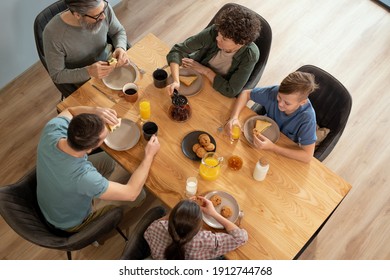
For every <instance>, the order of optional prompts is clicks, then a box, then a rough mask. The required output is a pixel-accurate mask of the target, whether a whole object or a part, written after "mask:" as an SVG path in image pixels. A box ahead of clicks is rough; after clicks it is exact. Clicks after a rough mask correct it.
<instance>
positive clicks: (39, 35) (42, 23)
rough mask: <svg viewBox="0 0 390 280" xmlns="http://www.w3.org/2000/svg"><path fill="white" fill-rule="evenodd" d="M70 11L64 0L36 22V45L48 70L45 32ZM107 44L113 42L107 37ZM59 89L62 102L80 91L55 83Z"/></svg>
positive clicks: (71, 86) (40, 57)
mask: <svg viewBox="0 0 390 280" xmlns="http://www.w3.org/2000/svg"><path fill="white" fill-rule="evenodd" d="M66 9H68V7H67V6H66V4H65V2H64V0H59V1H56V2H54V3H53V4H50V5H49V6H48V7H46V8H44V9H43V10H42V11H41V12H40V13H39V14H38V15H37V16H36V18H35V20H34V37H35V45H36V48H37V52H38V56H39V59H40V60H41V62H42V64H43V66H44V67H45V69H46V71H48V69H47V63H46V58H45V53H44V49H43V30H44V29H45V27H46V25H47V24H48V23H49V21H50V20H51V19H52V18H53V17H54V16H55V15H56V14H58V13H60V12H63V11H65V10H66ZM107 43H112V40H111V38H110V37H109V36H107ZM130 47H131V44H130V43H129V42H127V49H129V48H130ZM54 85H55V86H56V87H57V89H58V90H59V91H60V92H61V100H62V99H64V98H66V97H68V96H69V95H71V94H72V93H73V92H74V91H76V90H77V89H78V86H77V85H75V84H57V83H54Z"/></svg>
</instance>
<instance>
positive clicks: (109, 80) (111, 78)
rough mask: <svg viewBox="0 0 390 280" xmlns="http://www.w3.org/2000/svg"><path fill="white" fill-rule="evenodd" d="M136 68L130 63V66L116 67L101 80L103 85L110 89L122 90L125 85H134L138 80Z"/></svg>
mask: <svg viewBox="0 0 390 280" xmlns="http://www.w3.org/2000/svg"><path fill="white" fill-rule="evenodd" d="M136 69H137V67H136V66H135V65H134V64H133V63H132V62H130V64H127V65H123V66H122V67H117V68H115V69H114V71H112V72H111V73H110V75H108V76H107V77H105V78H103V79H102V80H103V83H104V84H105V85H106V86H107V87H108V88H110V89H113V90H122V88H123V86H124V85H125V84H127V83H134V82H136V81H137V80H138V71H137V70H136Z"/></svg>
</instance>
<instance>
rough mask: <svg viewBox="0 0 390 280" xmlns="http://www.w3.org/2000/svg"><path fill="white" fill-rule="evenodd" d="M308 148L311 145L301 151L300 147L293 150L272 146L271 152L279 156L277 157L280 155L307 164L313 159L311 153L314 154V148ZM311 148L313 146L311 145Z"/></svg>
mask: <svg viewBox="0 0 390 280" xmlns="http://www.w3.org/2000/svg"><path fill="white" fill-rule="evenodd" d="M310 146H311V145H309V146H307V147H308V149H303V148H300V147H297V148H296V149H293V148H286V147H281V146H278V145H276V144H274V146H273V148H272V151H273V152H275V153H277V154H279V155H282V156H285V157H288V158H291V159H295V160H298V161H301V162H304V163H309V162H310V161H311V159H312V158H313V153H314V148H313V149H311V148H310ZM313 146H314V144H313ZM311 150H312V151H311Z"/></svg>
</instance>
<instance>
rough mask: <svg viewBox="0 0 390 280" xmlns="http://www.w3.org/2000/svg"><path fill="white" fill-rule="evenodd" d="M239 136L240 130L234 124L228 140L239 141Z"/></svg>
mask: <svg viewBox="0 0 390 280" xmlns="http://www.w3.org/2000/svg"><path fill="white" fill-rule="evenodd" d="M240 135H241V128H240V126H239V125H238V124H234V125H233V126H232V131H231V137H230V140H231V141H235V140H238V139H240Z"/></svg>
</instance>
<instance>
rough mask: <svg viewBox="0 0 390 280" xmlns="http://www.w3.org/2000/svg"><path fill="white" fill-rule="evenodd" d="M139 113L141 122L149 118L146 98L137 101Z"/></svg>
mask: <svg viewBox="0 0 390 280" xmlns="http://www.w3.org/2000/svg"><path fill="white" fill-rule="evenodd" d="M139 114H140V117H141V121H143V122H145V121H147V120H149V119H150V101H149V100H148V99H145V98H143V99H141V100H140V101H139Z"/></svg>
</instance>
